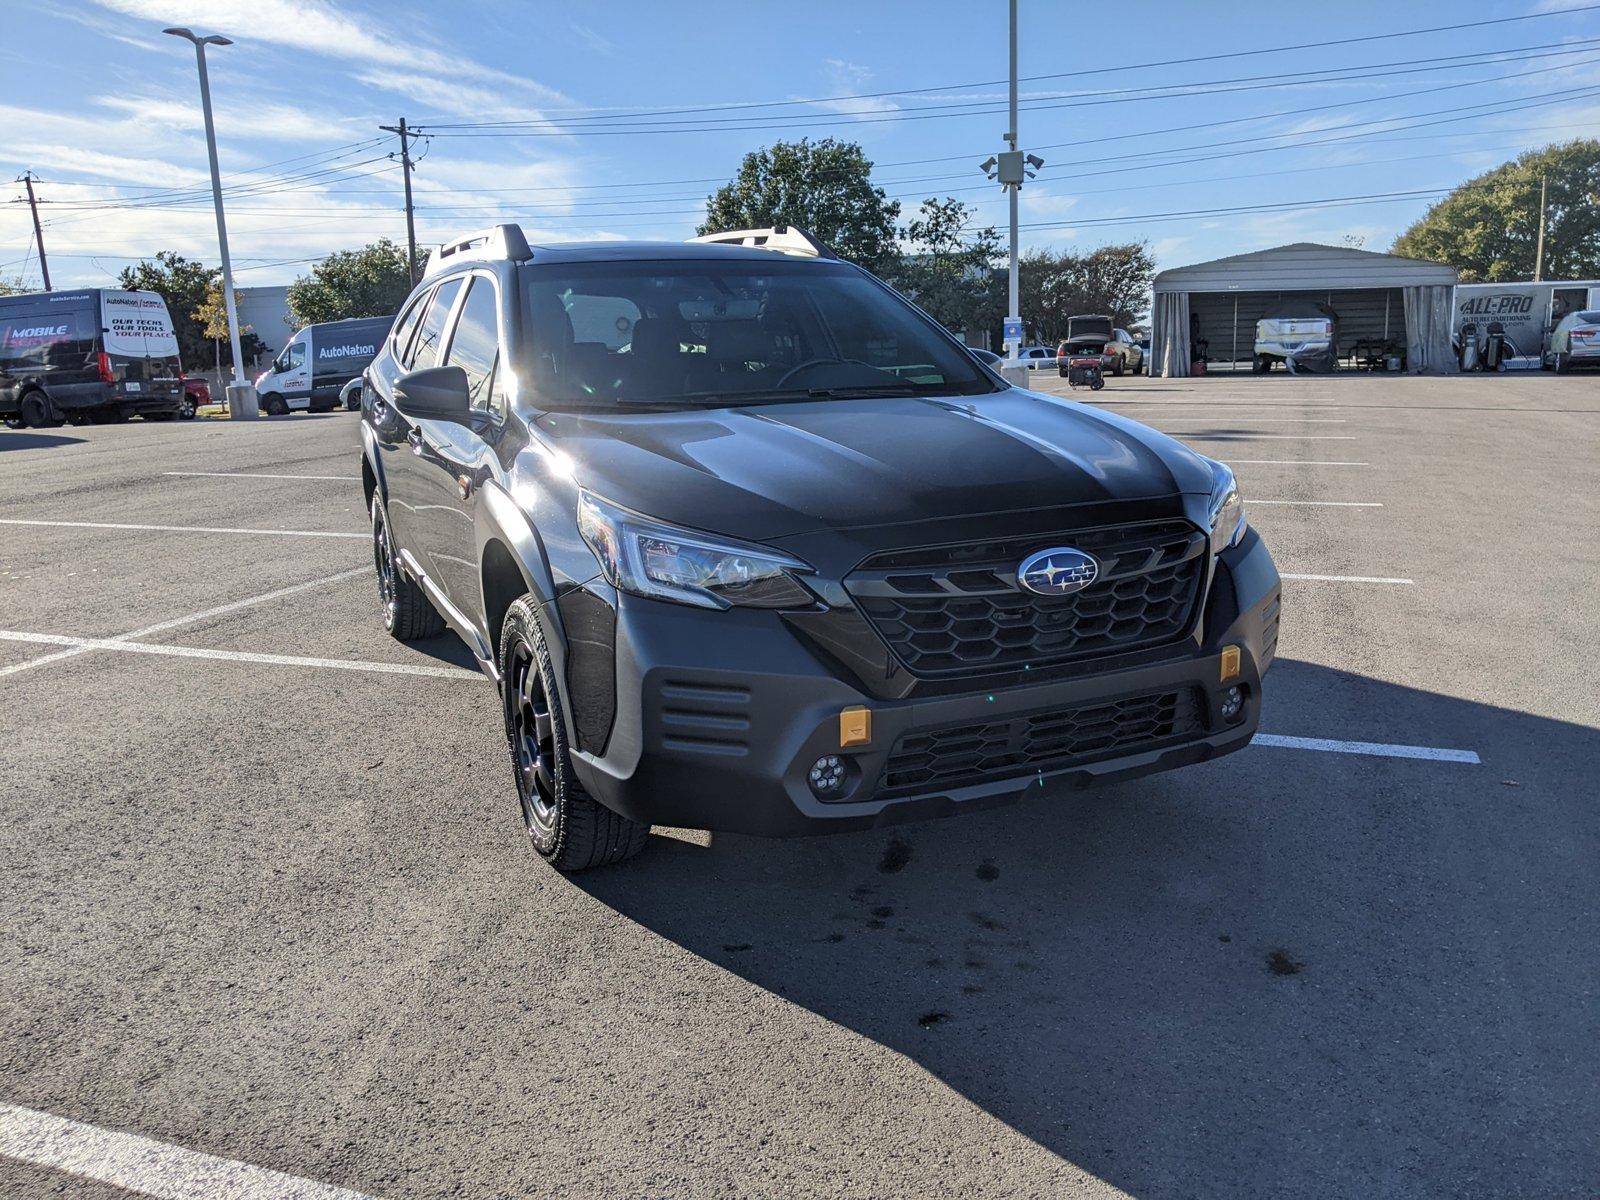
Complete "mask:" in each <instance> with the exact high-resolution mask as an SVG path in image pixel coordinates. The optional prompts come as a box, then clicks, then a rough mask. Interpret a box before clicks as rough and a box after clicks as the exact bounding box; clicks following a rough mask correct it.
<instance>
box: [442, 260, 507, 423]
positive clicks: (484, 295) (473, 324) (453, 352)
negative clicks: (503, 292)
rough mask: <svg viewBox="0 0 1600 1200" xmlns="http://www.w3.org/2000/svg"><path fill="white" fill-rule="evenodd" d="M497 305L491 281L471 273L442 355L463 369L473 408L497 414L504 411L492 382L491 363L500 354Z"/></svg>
mask: <svg viewBox="0 0 1600 1200" xmlns="http://www.w3.org/2000/svg"><path fill="white" fill-rule="evenodd" d="M498 308H499V305H498V303H497V301H496V298H495V287H494V283H493V281H492V280H490V279H488V278H486V277H485V276H482V275H474V276H473V277H472V282H471V284H470V285H469V286H468V290H467V299H466V302H465V303H463V304H462V306H461V315H460V317H458V318H457V319H456V327H455V331H454V332H453V333H452V334H451V335H450V352H449V353H448V354H447V355H446V356H445V363H446V364H447V365H450V366H457V367H460V368H461V369H462V370H464V371H465V372H466V373H467V391H468V392H469V393H470V395H471V396H472V407H473V408H476V409H480V410H485V411H488V412H492V413H494V414H495V415H496V416H501V415H503V414H504V413H505V402H504V401H503V400H502V399H501V396H500V394H499V388H498V387H497V386H496V383H495V366H496V363H497V360H498V358H499V354H500V323H499V319H498V318H497V316H496V313H497V311H498Z"/></svg>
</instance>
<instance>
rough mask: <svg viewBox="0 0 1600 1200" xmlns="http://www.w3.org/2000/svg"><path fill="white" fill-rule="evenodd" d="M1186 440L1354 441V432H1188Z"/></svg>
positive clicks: (1185, 436)
mask: <svg viewBox="0 0 1600 1200" xmlns="http://www.w3.org/2000/svg"><path fill="white" fill-rule="evenodd" d="M1181 440H1184V441H1191V442H1233V441H1239V442H1353V441H1355V440H1356V435H1355V434H1353V433H1219V434H1217V435H1215V436H1214V437H1202V436H1200V435H1199V434H1194V433H1190V434H1186V435H1184V438H1183V439H1181Z"/></svg>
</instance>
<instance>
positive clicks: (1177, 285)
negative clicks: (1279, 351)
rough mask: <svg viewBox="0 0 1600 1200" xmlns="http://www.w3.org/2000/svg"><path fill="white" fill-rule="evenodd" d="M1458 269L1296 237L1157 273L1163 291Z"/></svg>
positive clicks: (1444, 275) (1327, 282)
mask: <svg viewBox="0 0 1600 1200" xmlns="http://www.w3.org/2000/svg"><path fill="white" fill-rule="evenodd" d="M1455 283H1456V269H1455V268H1454V267H1449V266H1446V265H1444V264H1443V263H1436V262H1426V261H1424V260H1423V259H1420V258H1402V257H1401V256H1400V255H1398V254H1375V253H1373V252H1372V251H1371V250H1352V249H1351V248H1350V247H1348V246H1319V245H1317V244H1316V243H1315V242H1295V243H1293V244H1292V245H1288V246H1275V247H1273V248H1272V249H1271V250H1256V251H1253V252H1252V253H1250V254H1235V255H1234V256H1233V257H1231V258H1219V259H1216V260H1214V261H1212V262H1204V263H1196V264H1195V265H1194V266H1192V267H1174V268H1172V269H1171V270H1170V271H1162V272H1161V274H1159V275H1157V276H1156V278H1155V284H1154V286H1155V291H1156V294H1157V295H1160V294H1161V293H1163V292H1316V291H1326V290H1329V289H1338V288H1378V287H1426V286H1428V285H1430V284H1437V285H1442V286H1445V287H1454V286H1455Z"/></svg>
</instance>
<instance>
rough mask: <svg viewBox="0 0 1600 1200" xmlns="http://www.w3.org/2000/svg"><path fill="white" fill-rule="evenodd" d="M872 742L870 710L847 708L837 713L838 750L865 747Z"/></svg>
mask: <svg viewBox="0 0 1600 1200" xmlns="http://www.w3.org/2000/svg"><path fill="white" fill-rule="evenodd" d="M871 741H872V710H871V709H870V708H847V709H844V710H843V711H842V712H840V713H839V748H840V749H841V750H846V749H849V748H850V747H851V746H865V745H867V744H868V743H869V742H871Z"/></svg>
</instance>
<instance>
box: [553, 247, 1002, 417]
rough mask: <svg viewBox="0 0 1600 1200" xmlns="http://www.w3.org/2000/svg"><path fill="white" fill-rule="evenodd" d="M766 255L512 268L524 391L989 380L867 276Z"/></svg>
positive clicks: (700, 395)
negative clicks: (527, 334) (521, 314)
mask: <svg viewBox="0 0 1600 1200" xmlns="http://www.w3.org/2000/svg"><path fill="white" fill-rule="evenodd" d="M773 259H774V261H773V262H770V263H767V262H761V263H755V262H719V261H689V260H673V261H664V262H663V261H657V262H616V263H612V262H599V263H577V264H572V265H570V266H558V265H554V264H552V265H540V266H536V267H531V268H528V269H526V270H524V271H523V273H522V278H523V284H522V286H523V291H524V298H525V300H526V308H525V311H526V312H527V314H528V322H529V326H530V331H531V334H532V343H533V354H532V361H531V362H530V363H529V364H528V366H529V367H530V368H531V370H530V371H529V378H528V379H527V380H526V383H525V386H524V395H526V396H527V397H528V398H529V399H530V400H531V402H532V403H534V404H536V405H538V406H540V407H542V408H594V407H599V408H617V409H622V408H629V407H680V408H681V407H692V406H707V407H711V406H721V405H729V404H762V403H781V402H785V401H793V400H828V399H847V398H856V397H862V396H896V395H935V394H937V395H975V394H978V393H980V392H993V391H998V390H1000V388H999V386H998V385H997V384H996V383H995V381H994V379H993V378H992V377H990V376H989V375H988V373H987V372H985V371H983V370H981V369H980V368H979V367H978V365H977V364H976V363H975V362H974V361H973V360H972V358H971V357H970V356H968V355H967V354H966V353H965V352H964V351H962V350H961V349H960V348H959V347H958V346H956V345H954V344H952V342H951V341H950V340H949V339H948V338H947V337H946V336H945V335H944V334H943V333H942V332H941V331H940V330H939V329H938V327H937V326H935V325H933V324H932V323H931V322H930V321H929V320H928V319H927V318H925V317H923V316H921V315H920V314H919V313H918V312H917V311H916V310H915V309H913V308H912V307H911V306H910V305H908V304H906V303H905V302H904V301H903V300H901V299H900V298H899V297H898V296H896V295H895V294H894V293H893V292H891V291H889V290H888V289H887V288H885V287H883V286H882V285H881V284H879V283H877V282H876V281H875V280H873V279H872V278H871V277H870V276H868V275H866V274H864V273H863V272H861V271H859V270H857V269H856V268H854V267H851V266H849V265H847V264H844V263H818V262H811V261H808V262H799V261H794V260H785V259H782V258H780V257H778V256H777V255H773Z"/></svg>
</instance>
